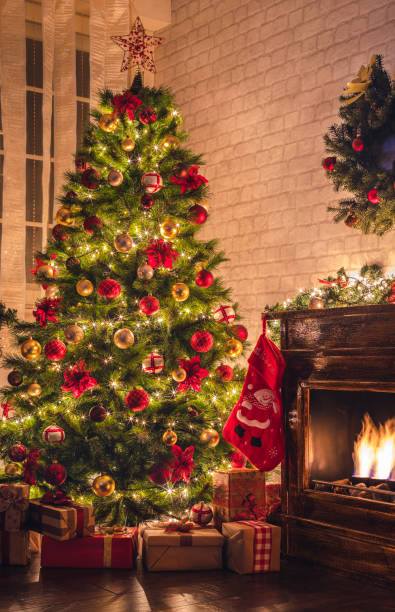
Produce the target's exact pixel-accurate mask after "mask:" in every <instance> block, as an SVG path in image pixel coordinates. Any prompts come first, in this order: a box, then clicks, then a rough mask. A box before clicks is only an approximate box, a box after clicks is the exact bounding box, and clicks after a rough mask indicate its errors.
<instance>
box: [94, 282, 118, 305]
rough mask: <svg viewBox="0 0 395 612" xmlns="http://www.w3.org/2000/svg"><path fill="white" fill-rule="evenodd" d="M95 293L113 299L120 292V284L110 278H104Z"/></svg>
mask: <svg viewBox="0 0 395 612" xmlns="http://www.w3.org/2000/svg"><path fill="white" fill-rule="evenodd" d="M97 293H98V294H99V295H100V296H101V297H105V298H106V299H107V300H114V299H115V298H117V297H118V296H119V295H120V294H121V285H120V284H119V283H118V281H116V280H114V279H112V278H106V279H104V280H102V281H101V282H100V283H99V286H98V288H97Z"/></svg>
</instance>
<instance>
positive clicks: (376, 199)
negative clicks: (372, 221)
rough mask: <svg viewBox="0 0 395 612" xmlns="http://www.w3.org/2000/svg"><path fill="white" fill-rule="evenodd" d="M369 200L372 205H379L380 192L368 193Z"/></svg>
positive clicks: (372, 190)
mask: <svg viewBox="0 0 395 612" xmlns="http://www.w3.org/2000/svg"><path fill="white" fill-rule="evenodd" d="M368 200H369V202H370V203H371V204H379V203H380V201H381V200H380V198H379V196H378V191H377V189H371V190H370V191H369V193H368Z"/></svg>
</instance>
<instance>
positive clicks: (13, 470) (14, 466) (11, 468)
mask: <svg viewBox="0 0 395 612" xmlns="http://www.w3.org/2000/svg"><path fill="white" fill-rule="evenodd" d="M4 471H5V473H6V474H7V476H17V474H22V468H21V466H20V465H19V464H18V463H7V465H6V466H5V468H4Z"/></svg>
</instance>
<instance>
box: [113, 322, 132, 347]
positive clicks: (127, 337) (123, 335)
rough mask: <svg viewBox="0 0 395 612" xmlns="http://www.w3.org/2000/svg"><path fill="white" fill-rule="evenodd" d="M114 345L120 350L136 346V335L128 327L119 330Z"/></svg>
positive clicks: (115, 335)
mask: <svg viewBox="0 0 395 612" xmlns="http://www.w3.org/2000/svg"><path fill="white" fill-rule="evenodd" d="M114 344H115V346H117V347H118V348H119V349H127V348H129V347H130V346H133V344H134V334H133V332H132V331H131V330H130V329H128V328H127V327H122V329H118V330H117V331H116V332H115V334H114Z"/></svg>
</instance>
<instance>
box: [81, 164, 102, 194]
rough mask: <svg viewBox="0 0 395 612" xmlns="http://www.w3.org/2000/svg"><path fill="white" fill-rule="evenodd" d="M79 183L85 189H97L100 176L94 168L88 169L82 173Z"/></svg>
mask: <svg viewBox="0 0 395 612" xmlns="http://www.w3.org/2000/svg"><path fill="white" fill-rule="evenodd" d="M81 183H82V184H83V186H84V187H86V188H87V189H97V188H98V186H99V183H100V174H99V173H98V171H97V170H95V169H94V168H88V169H87V170H84V172H83V173H82V176H81Z"/></svg>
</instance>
